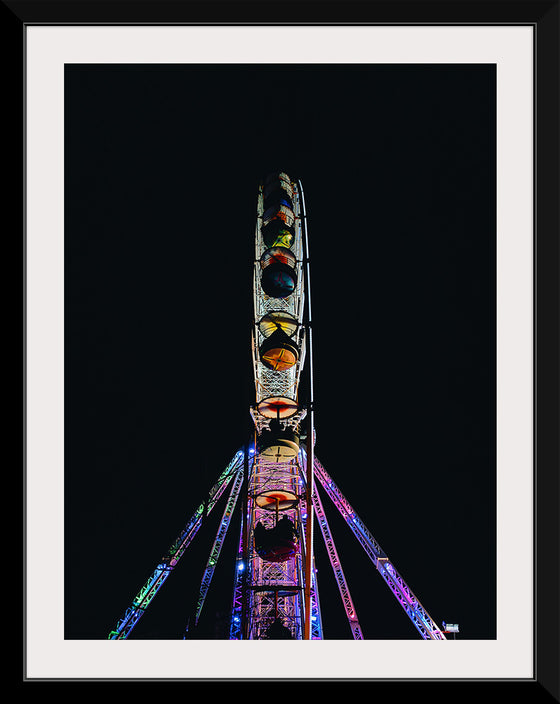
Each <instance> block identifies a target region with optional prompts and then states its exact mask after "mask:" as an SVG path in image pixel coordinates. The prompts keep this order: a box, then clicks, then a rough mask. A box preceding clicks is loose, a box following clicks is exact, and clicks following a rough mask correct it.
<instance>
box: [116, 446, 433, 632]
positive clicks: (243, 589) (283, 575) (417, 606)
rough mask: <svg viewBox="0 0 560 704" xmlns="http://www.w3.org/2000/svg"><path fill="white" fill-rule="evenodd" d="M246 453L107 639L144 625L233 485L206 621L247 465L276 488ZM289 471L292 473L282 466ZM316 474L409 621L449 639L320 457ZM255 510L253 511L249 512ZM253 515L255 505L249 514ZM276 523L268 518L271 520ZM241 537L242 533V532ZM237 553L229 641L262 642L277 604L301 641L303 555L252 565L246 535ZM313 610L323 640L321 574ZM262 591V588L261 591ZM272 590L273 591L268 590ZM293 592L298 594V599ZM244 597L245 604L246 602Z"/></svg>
mask: <svg viewBox="0 0 560 704" xmlns="http://www.w3.org/2000/svg"><path fill="white" fill-rule="evenodd" d="M245 459H246V457H245V452H244V451H243V450H240V451H239V452H238V453H237V454H236V455H235V457H234V458H233V459H232V461H231V462H230V464H229V465H228V467H227V468H226V470H225V471H224V472H223V473H222V475H221V476H220V477H219V479H218V481H217V482H216V484H215V485H214V487H213V488H212V490H211V492H210V494H209V500H208V501H207V502H203V503H202V504H201V505H200V506H199V508H198V509H197V511H196V512H195V513H194V515H193V516H192V518H191V519H190V521H189V522H188V523H187V526H186V527H185V529H184V530H183V531H182V532H181V533H180V535H179V536H178V538H177V540H176V541H175V542H174V543H173V545H172V546H171V548H170V549H169V551H168V553H167V555H166V557H165V558H163V560H162V561H161V562H160V563H159V564H158V565H157V566H156V569H155V570H154V572H153V573H152V575H151V576H150V577H149V579H148V580H147V581H146V583H145V585H144V586H143V587H142V588H141V589H140V591H139V593H138V594H137V596H136V597H135V598H134V600H133V603H132V605H131V606H130V607H129V608H128V609H127V610H126V612H125V614H124V615H123V617H122V618H121V619H119V621H118V622H117V625H116V627H115V629H114V630H112V631H111V632H110V634H109V639H111V640H118V639H125V638H128V637H129V635H130V633H131V631H132V629H133V628H134V626H135V625H136V624H137V623H138V621H139V619H140V617H141V616H142V615H143V614H144V613H145V611H146V609H147V608H148V606H149V605H150V603H151V602H152V600H153V599H154V597H155V596H156V594H157V593H158V591H159V589H160V587H161V586H162V585H163V583H164V581H165V580H166V579H167V577H168V576H169V574H170V573H171V572H172V571H173V569H175V567H176V566H177V564H178V563H179V560H180V559H181V557H182V556H183V554H184V553H185V551H186V549H187V548H188V546H189V545H190V544H191V542H192V541H193V539H194V538H195V536H196V534H197V532H198V530H199V529H200V527H201V524H202V517H203V516H204V515H209V514H210V512H211V511H212V509H213V508H214V507H215V505H216V503H217V502H218V500H219V499H220V497H222V496H223V495H224V493H225V492H226V489H227V487H228V486H229V485H230V484H231V483H232V479H233V484H232V488H231V491H230V495H229V498H228V500H227V503H226V507H225V509H224V513H223V516H222V519H221V521H220V524H219V527H218V530H217V534H216V539H215V541H214V544H213V547H212V550H211V552H210V556H209V559H208V563H207V568H206V570H205V573H204V576H203V578H202V583H201V587H200V595H199V600H198V604H197V618H198V617H199V616H200V613H201V610H202V607H203V604H204V599H205V596H206V593H207V591H208V589H209V587H210V584H211V580H212V576H213V574H214V568H215V566H216V563H217V560H218V557H219V555H220V551H221V548H222V545H223V542H224V540H225V537H226V534H227V530H228V528H229V526H230V523H231V517H232V512H233V509H234V508H235V503H236V502H237V499H238V497H239V495H240V488H241V486H242V482H243V479H244V471H245V470H244V468H246V467H248V468H249V472H250V473H251V475H252V476H253V480H252V481H253V483H252V485H253V488H260V484H259V483H260V482H262V481H266V482H267V486H270V481H269V478H268V477H266V478H265V475H266V473H265V472H263V470H262V467H259V461H258V458H255V457H254V455H248V457H247V460H248V461H245ZM302 464H303V465H304V464H305V453H304V452H303V451H302V453H301V456H300V461H298V463H296V466H295V469H297V473H296V472H294V474H293V475H290V481H293V482H294V483H299V485H300V486H302V485H303V478H302V477H303V476H304V474H303V471H302V470H303V467H302V466H301V465H302ZM283 470H284V472H285V471H286V470H285V468H283ZM314 470H315V477H316V478H317V480H318V481H319V482H320V484H321V486H322V488H323V489H324V490H325V492H326V493H327V494H328V496H329V498H330V499H331V500H332V502H333V505H334V506H335V507H336V509H337V510H338V511H339V513H340V515H341V516H342V517H343V519H344V521H345V522H346V524H347V525H348V527H349V529H350V530H351V531H352V533H353V534H354V535H355V537H356V538H357V540H358V542H359V543H360V545H361V546H362V547H363V549H364V552H365V554H366V555H367V557H368V558H369V559H370V560H371V562H372V563H373V565H374V566H375V568H376V570H377V571H378V572H379V574H380V575H381V576H382V578H383V580H384V582H385V583H386V584H387V586H388V587H389V589H390V591H391V593H392V594H393V595H394V596H395V598H396V599H397V601H398V602H399V603H400V605H401V606H402V607H403V609H404V611H405V612H406V614H407V616H408V617H409V619H410V620H411V622H412V623H413V625H414V626H415V628H416V629H417V630H418V632H419V634H420V636H421V637H422V638H423V639H424V640H445V639H446V638H445V635H444V633H443V632H442V631H441V630H440V629H439V628H438V627H437V625H436V624H435V622H434V621H433V619H432V618H431V617H430V615H429V614H428V612H427V611H426V610H425V609H424V607H423V606H422V605H421V603H420V601H419V600H418V599H417V597H416V596H415V595H414V593H413V592H412V590H411V589H410V587H409V586H408V585H407V584H406V583H405V581H404V580H403V578H402V577H401V576H400V574H399V573H398V571H397V569H396V568H395V566H394V564H393V563H392V562H391V561H390V560H389V558H388V557H387V555H386V554H385V552H384V551H383V550H382V549H381V547H380V545H379V543H378V542H377V541H376V540H375V538H374V537H373V535H372V534H371V533H370V531H369V530H368V529H367V527H366V526H365V524H364V523H363V521H362V520H361V519H360V517H359V516H358V515H357V514H356V512H355V511H354V509H353V508H352V506H351V505H350V503H349V502H348V501H347V499H346V498H345V497H344V495H343V494H342V492H341V491H340V489H339V488H338V487H337V486H336V484H335V483H334V481H333V480H332V478H331V477H330V475H329V474H328V473H327V471H326V470H325V468H324V467H323V465H322V464H321V462H320V461H319V460H318V459H317V458H315V462H314ZM313 500H314V506H315V509H316V518H317V521H318V523H319V527H320V529H321V534H322V537H323V539H324V541H325V546H326V548H327V552H328V555H329V559H330V563H331V567H332V569H333V573H334V576H335V579H336V582H337V584H338V587H339V591H340V594H341V597H342V602H343V606H344V609H345V612H346V616H347V618H348V623H349V627H350V631H351V634H352V638H353V639H354V640H363V639H364V635H363V633H362V630H361V627H360V624H359V621H358V616H357V612H356V609H355V606H354V604H353V602H352V599H351V596H350V590H349V586H348V584H347V582H346V579H345V577H344V573H343V570H342V565H341V561H340V558H339V556H338V553H337V551H336V546H335V544H334V539H333V536H332V533H331V531H330V529H329V527H328V522H327V520H326V515H325V512H324V509H323V506H322V503H321V500H320V498H319V495H318V492H315V494H314V497H313ZM248 508H249V507H248ZM251 510H254V507H253V508H249V512H250V511H251ZM267 518H268V519H270V516H268V517H267ZM302 522H303V525H302V526H301V529H302V531H303V533H305V516H304V515H303V516H302ZM241 532H242V533H243V529H242V531H241ZM238 545H239V548H238V551H237V558H236V568H235V575H236V576H235V579H234V586H233V600H232V609H231V622H230V630H229V637H230V639H231V640H243V639H253V638H255V639H258V638H259V637H260V635H261V634H262V632H263V631H264V630H265V629H266V627H267V626H268V625H269V624H270V623H271V620H272V616H271V615H270V612H271V611H274V609H275V607H276V608H277V609H278V612H279V613H280V614H281V615H282V617H283V618H285V619H286V620H287V621H288V622H289V623H290V630H291V632H292V633H293V635H294V637H298V638H300V637H301V627H302V618H303V615H302V603H301V596H300V594H301V587H302V583H301V579H302V576H301V562H302V557H303V556H298V558H297V559H294V561H292V562H290V563H289V564H282V565H278V564H274V563H272V565H268V566H267V565H264V563H263V561H262V560H259V559H258V557H255V556H254V555H253V557H252V558H250V563H249V564H248V563H247V561H246V555H247V554H248V552H247V550H246V549H244V545H243V535H240V538H239V544H238ZM251 574H252V586H253V587H254V588H253V589H252V590H251V589H248V588H247V586H248V584H250V581H248V580H247V575H251ZM313 577H314V583H313V589H312V594H313V599H312V603H313V607H312V624H313V625H312V628H313V630H312V638H313V639H321V638H322V637H323V626H322V618H321V611H320V606H319V598H318V589H317V583H316V580H315V570H314V571H313ZM259 587H261V588H259ZM267 587H268V589H267ZM293 592H296V593H295V594H294V593H293ZM244 599H246V600H247V601H246V602H244ZM251 608H252V609H254V610H255V612H256V613H257V614H258V617H256V618H254V619H253V620H252V624H251V628H250V629H249V630H248V632H245V633H244V632H243V619H244V618H245V616H246V613H247V611H248V610H249V609H251Z"/></svg>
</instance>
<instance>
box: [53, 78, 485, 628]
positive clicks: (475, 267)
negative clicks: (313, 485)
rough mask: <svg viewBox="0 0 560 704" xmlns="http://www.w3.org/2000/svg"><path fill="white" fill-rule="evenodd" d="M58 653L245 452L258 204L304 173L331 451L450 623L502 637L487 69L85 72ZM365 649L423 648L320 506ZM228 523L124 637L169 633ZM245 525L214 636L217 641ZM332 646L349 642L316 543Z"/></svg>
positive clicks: (426, 597)
mask: <svg viewBox="0 0 560 704" xmlns="http://www.w3.org/2000/svg"><path fill="white" fill-rule="evenodd" d="M65 79H66V83H65V86H66V94H65V267H66V276H65V365H66V370H65V396H66V397H65V412H66V417H65V530H66V544H65V602H66V613H65V637H66V638H67V639H105V638H107V635H108V633H109V631H110V630H111V629H112V628H113V627H114V626H115V625H116V623H117V620H118V619H119V618H120V616H121V615H122V614H123V613H124V611H125V610H126V608H127V607H128V606H129V605H130V604H131V603H132V599H133V597H134V596H135V595H136V593H137V592H138V590H139V589H140V587H141V586H142V585H143V584H144V582H145V581H146V579H147V578H148V577H149V575H150V574H151V572H152V571H153V569H154V568H155V566H156V565H157V563H158V562H159V560H160V558H161V557H162V556H163V555H164V554H165V553H166V551H167V548H168V547H169V546H170V545H171V543H172V542H173V541H174V540H175V538H176V537H177V536H178V535H179V533H180V531H181V529H182V528H183V527H184V526H185V524H186V523H187V522H188V520H189V519H190V517H191V515H192V514H193V512H194V510H195V509H196V508H197V507H198V505H199V504H200V503H201V501H202V500H203V499H204V496H205V493H206V492H208V491H209V490H210V489H211V487H212V485H213V484H214V482H215V481H216V479H217V478H218V476H219V475H220V473H221V472H222V471H223V469H224V468H225V467H226V466H227V464H228V463H229V461H230V459H231V458H232V457H233V455H234V454H235V453H236V452H237V450H238V449H240V448H241V447H242V445H243V444H244V443H245V441H246V440H247V439H248V437H249V435H250V433H251V431H252V421H251V417H250V415H249V406H250V405H251V404H252V403H253V402H254V384H253V377H252V368H251V355H250V335H251V322H252V312H253V311H252V266H253V254H254V229H255V215H256V196H257V187H258V183H259V179H260V178H261V177H262V176H264V175H265V174H267V173H269V172H270V171H273V170H283V171H286V172H287V173H288V174H289V175H290V176H291V177H292V178H294V179H296V178H300V179H301V181H302V184H303V189H304V193H305V199H306V206H307V214H308V228H309V237H310V259H311V297H312V311H313V352H314V381H315V386H314V388H315V426H316V433H317V444H316V448H315V451H316V454H317V457H318V458H319V459H320V461H321V462H322V464H323V465H324V466H325V468H326V470H327V472H329V474H330V475H331V476H332V478H333V479H334V481H335V482H336V483H337V485H338V486H339V488H340V489H341V491H342V492H343V494H344V495H345V497H346V498H347V500H348V501H349V502H350V504H351V505H352V506H353V508H354V509H355V510H356V512H357V513H358V515H359V516H360V517H361V518H362V519H363V521H364V522H365V524H366V525H367V527H368V529H369V530H370V532H371V533H372V534H373V535H374V536H375V538H376V540H377V541H378V543H379V544H380V545H381V547H382V549H383V550H384V551H385V552H386V553H387V555H388V557H389V558H390V560H391V561H392V562H393V563H394V565H395V567H396V568H397V570H398V571H399V572H400V574H401V575H402V577H403V578H404V580H405V581H406V582H407V584H408V586H409V587H410V588H411V590H412V591H413V592H414V594H415V595H416V596H417V598H418V599H419V600H420V602H421V603H422V605H423V606H424V608H425V609H426V610H427V611H428V613H429V614H430V615H431V616H432V618H433V619H434V620H435V621H436V623H438V625H440V626H441V623H442V621H448V622H452V623H458V624H459V626H460V629H461V632H460V635H459V637H460V638H462V639H492V638H495V634H496V624H495V615H496V604H495V588H496V580H495V572H496V548H495V537H496V536H495V518H496V511H495V500H496V492H495V480H496V473H495V460H496V457H495V399H494V387H495V367H494V361H495V315H494V314H495V261H496V259H495V229H496V222H495V220H496V216H495V213H496V211H495V146H496V137H495V121H496V111H495V69H494V67H493V66H488V65H455V66H451V65H449V66H447V65H433V66H428V65H358V66H354V65H343V66H334V65H281V66H275V65H254V66H240V65H212V66H206V65H193V66H190V65H189V66H186V65H172V66H171V65H157V66H147V65H136V66H126V65H83V66H82V65H80V66H77V65H69V66H67V67H66V75H65ZM322 499H323V503H324V505H325V507H326V509H327V512H328V517H329V521H330V524H331V529H332V531H333V533H334V535H335V539H336V544H337V548H338V552H339V554H340V557H341V560H342V565H343V568H344V572H345V574H346V577H347V579H348V583H349V587H350V591H351V594H352V598H353V600H354V604H355V606H356V609H357V613H358V617H359V620H360V624H361V626H362V630H363V632H364V636H365V638H366V639H391V638H393V639H418V638H419V635H418V633H417V631H416V629H415V628H414V626H413V625H412V623H411V622H410V620H409V619H408V617H407V616H406V614H405V613H404V611H403V610H402V608H401V607H400V606H399V604H398V603H397V601H396V599H395V598H394V596H393V595H392V594H391V592H390V591H389V589H388V588H387V586H386V585H385V583H384V581H383V579H382V578H381V576H380V575H379V574H378V573H377V572H376V570H375V568H374V567H373V565H372V563H371V562H370V561H369V559H368V558H367V556H366V554H365V552H364V551H363V550H362V548H361V547H360V546H359V545H358V543H357V541H356V539H355V538H354V536H353V535H352V534H351V532H350V530H349V528H348V527H347V526H346V525H345V524H344V522H343V521H342V519H341V518H340V516H339V515H338V514H337V513H336V511H333V510H331V508H332V504H331V503H330V500H329V499H328V497H327V496H326V495H325V494H324V493H323V494H322ZM222 510H223V504H220V505H218V507H217V508H216V510H215V512H214V513H213V514H212V516H211V517H210V519H209V521H208V524H207V525H206V526H204V528H203V529H202V530H201V531H200V532H199V534H198V535H197V537H196V539H195V542H194V543H193V545H192V549H190V550H189V551H188V552H187V553H186V554H185V556H184V557H183V558H182V560H181V562H180V563H179V566H178V567H177V568H176V570H175V572H174V573H173V574H172V575H171V576H170V578H169V579H168V580H167V582H166V584H165V585H164V587H163V589H162V591H161V592H160V593H159V595H158V596H157V597H156V598H155V599H154V601H153V602H152V604H151V606H150V608H149V609H148V612H147V613H146V615H145V616H144V617H143V619H141V621H140V622H139V624H138V626H137V627H136V628H135V629H134V631H133V632H132V635H131V638H144V639H177V638H182V637H183V632H184V629H185V626H186V623H187V620H188V618H189V614H190V613H192V611H193V609H194V607H195V604H196V598H197V593H198V587H199V583H200V579H201V576H202V572H203V570H204V566H205V562H206V558H207V556H208V553H209V551H210V547H211V545H212V541H213V539H214V535H215V531H216V528H217V523H218V521H219V518H220V517H221V515H222ZM237 537H238V523H237V519H236V520H234V522H233V523H232V526H231V528H230V532H229V534H228V539H227V540H226V544H225V546H224V553H223V555H222V558H221V560H220V563H219V565H218V568H217V570H216V573H215V577H214V582H213V585H212V587H211V589H210V592H209V596H208V599H207V602H206V606H205V610H204V612H203V617H202V618H201V623H200V629H199V634H198V635H199V637H202V638H216V637H223V634H224V631H223V629H224V624H225V626H226V627H227V611H228V609H229V608H230V606H231V597H232V587H233V581H232V580H233V573H234V565H233V552H234V549H235V542H236V540H237ZM316 559H317V567H318V580H319V590H320V596H321V608H322V615H323V622H324V636H325V638H328V639H348V638H351V633H350V628H349V626H348V623H347V622H346V618H345V614H344V611H343V607H342V605H341V601H340V598H339V596H338V591H337V588H336V584H335V582H334V577H333V576H332V571H331V568H330V564H329V562H328V558H327V556H326V552H325V551H324V547H323V545H322V539H321V536H320V532H319V531H318V530H317V531H316Z"/></svg>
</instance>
